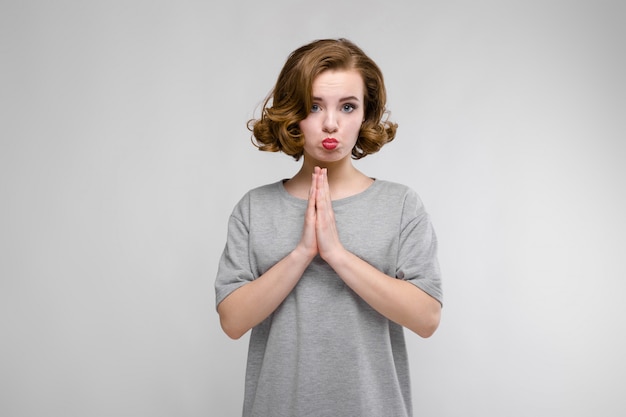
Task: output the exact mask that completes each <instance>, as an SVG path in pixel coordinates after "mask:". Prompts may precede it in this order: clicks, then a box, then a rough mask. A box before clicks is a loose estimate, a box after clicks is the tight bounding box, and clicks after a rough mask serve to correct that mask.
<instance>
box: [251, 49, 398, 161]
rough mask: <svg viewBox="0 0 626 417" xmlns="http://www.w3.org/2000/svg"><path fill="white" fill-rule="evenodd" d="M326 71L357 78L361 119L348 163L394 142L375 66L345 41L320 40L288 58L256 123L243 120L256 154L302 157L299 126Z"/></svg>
mask: <svg viewBox="0 0 626 417" xmlns="http://www.w3.org/2000/svg"><path fill="white" fill-rule="evenodd" d="M327 70H357V71H358V72H359V73H360V74H361V77H362V78H363V83H364V104H365V108H364V110H365V111H364V113H365V114H364V118H365V120H364V122H363V124H362V125H361V130H360V131H359V137H358V139H357V141H356V144H355V146H354V148H353V149H352V158H353V159H360V158H363V157H365V156H367V155H369V154H372V153H375V152H378V151H379V150H380V148H382V147H383V145H385V144H386V143H388V142H391V141H392V140H393V139H394V138H395V135H396V129H397V128H398V125H397V123H392V122H390V121H389V120H388V116H389V113H388V111H387V109H386V107H385V105H386V102H387V92H386V89H385V83H384V80H383V74H382V72H381V70H380V68H379V67H378V65H376V63H375V62H374V61H373V60H372V59H370V58H369V57H368V56H367V55H366V54H365V53H364V52H363V51H362V50H361V48H359V47H358V46H356V45H355V44H354V43H352V42H351V41H349V40H347V39H343V38H340V39H320V40H316V41H313V42H311V43H309V44H307V45H304V46H301V47H300V48H298V49H296V50H295V51H293V52H292V53H291V54H290V55H289V57H288V58H287V61H286V62H285V65H284V66H283V68H282V70H281V72H280V74H279V76H278V80H277V81H276V85H275V87H274V88H273V90H272V91H271V92H270V94H269V95H268V96H267V97H266V98H265V100H264V102H263V107H262V110H261V116H260V118H258V119H251V120H249V121H248V129H249V130H250V131H251V132H252V138H251V139H252V143H253V144H254V145H255V146H256V147H257V148H258V149H259V150H261V151H269V152H283V153H285V154H287V155H291V156H292V157H293V158H294V159H295V160H296V161H297V160H299V159H300V157H302V153H303V148H304V135H303V134H302V132H301V130H300V122H301V121H302V120H304V119H306V117H307V116H308V114H309V113H310V111H311V106H312V104H313V100H312V97H311V95H312V85H313V81H314V80H315V78H316V77H317V76H318V75H320V74H321V73H322V72H324V71H327Z"/></svg>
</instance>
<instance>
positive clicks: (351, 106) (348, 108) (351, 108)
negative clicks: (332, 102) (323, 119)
mask: <svg viewBox="0 0 626 417" xmlns="http://www.w3.org/2000/svg"><path fill="white" fill-rule="evenodd" d="M355 109H356V106H355V105H354V104H350V103H347V104H344V105H343V106H341V111H343V112H344V113H352V112H353V111H354V110H355Z"/></svg>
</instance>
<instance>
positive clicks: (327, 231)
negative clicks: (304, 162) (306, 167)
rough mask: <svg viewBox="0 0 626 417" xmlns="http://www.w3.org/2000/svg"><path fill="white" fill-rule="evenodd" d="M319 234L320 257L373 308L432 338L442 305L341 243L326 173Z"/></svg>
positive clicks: (321, 181)
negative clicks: (381, 269)
mask: <svg viewBox="0 0 626 417" xmlns="http://www.w3.org/2000/svg"><path fill="white" fill-rule="evenodd" d="M316 188H317V189H316V235H317V242H318V250H319V254H320V256H321V257H322V259H324V260H325V261H326V262H327V263H328V264H329V265H330V266H331V267H332V268H333V269H334V270H335V272H336V273H337V275H339V277H340V278H341V279H342V280H343V281H344V282H345V283H346V285H348V286H349V287H350V288H351V289H352V290H353V291H354V292H355V293H357V294H358V295H359V296H360V297H361V298H362V299H363V300H365V302H367V303H368V304H369V305H370V306H371V307H372V308H373V309H375V310H376V311H378V312H379V313H380V314H382V315H383V316H385V317H387V318H388V319H389V320H391V321H394V322H396V323H398V324H400V325H402V326H404V327H406V328H408V329H410V330H412V331H413V332H415V333H417V334H418V335H420V336H421V337H429V336H431V335H432V334H433V333H434V332H435V330H437V327H438V326H439V322H440V319H441V304H440V303H439V301H437V300H436V299H435V298H433V297H431V296H430V295H428V294H427V293H426V292H424V291H423V290H421V289H419V288H418V287H417V286H415V285H413V284H411V283H410V282H407V281H405V280H402V279H397V278H394V277H391V276H389V275H387V274H385V273H383V272H381V271H379V270H378V269H376V268H375V267H374V266H372V265H370V264H369V263H367V262H366V261H364V260H363V259H361V258H359V257H358V256H356V255H355V254H353V253H351V252H349V251H348V250H346V249H345V248H344V247H343V245H342V244H341V242H340V240H339V235H338V233H337V228H336V223H335V217H334V213H333V209H332V203H331V199H330V192H329V187H328V178H327V175H326V170H322V171H321V172H319V175H318V177H317V186H316Z"/></svg>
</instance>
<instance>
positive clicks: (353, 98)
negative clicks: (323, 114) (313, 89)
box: [311, 96, 360, 103]
mask: <svg viewBox="0 0 626 417" xmlns="http://www.w3.org/2000/svg"><path fill="white" fill-rule="evenodd" d="M311 98H312V99H313V100H315V101H324V99H323V98H321V97H317V96H313V97H311ZM345 101H359V102H360V100H359V99H358V98H357V97H355V96H348V97H343V98H340V99H339V102H340V103H343V102H345Z"/></svg>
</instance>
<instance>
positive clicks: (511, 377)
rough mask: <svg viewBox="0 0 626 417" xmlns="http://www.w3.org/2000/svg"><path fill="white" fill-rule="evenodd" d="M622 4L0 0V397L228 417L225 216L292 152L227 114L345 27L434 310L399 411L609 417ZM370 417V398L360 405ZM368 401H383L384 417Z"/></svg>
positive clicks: (68, 411) (234, 394)
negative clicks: (276, 149) (220, 274)
mask: <svg viewBox="0 0 626 417" xmlns="http://www.w3.org/2000/svg"><path fill="white" fill-rule="evenodd" d="M625 19H626V7H625V3H624V2H621V1H591V0H586V1H585V0H580V1H565V0H563V1H555V0H544V1H535V0H526V1H517V0H511V1H506V0H502V1H495V0H494V1H473V2H468V1H419V0H417V1H409V0H406V1H382V0H380V1H357V0H346V1H330V0H318V1H315V2H300V1H293V0H291V1H287V0H273V1H271V2H259V1H221V2H213V1H191V0H179V1H176V2H174V1H164V0H158V1H141V0H125V1H118V0H109V1H78V0H59V1H54V2H53V1H44V0H30V1H29V0H22V1H11V0H3V1H2V2H0V140H1V147H0V197H1V200H0V415H2V416H3V417H24V416H29V417H30V416H59V417H69V416H76V417H86V416H89V417H101V416H102V417H104V416H116V417H121V416H129V417H137V416H150V417H172V416H177V417H182V416H194V417H196V416H197V417H199V416H218V417H221V416H226V417H228V416H237V415H240V412H241V404H242V399H243V382H244V372H245V361H246V351H247V337H248V336H247V335H246V336H244V337H243V338H242V339H240V340H237V341H233V340H230V339H228V338H227V337H226V336H225V335H224V333H223V332H222V331H221V329H220V327H219V321H218V316H217V314H216V312H215V299H214V292H213V283H214V279H215V273H216V269H217V262H218V259H219V256H220V254H221V251H222V248H223V245H224V242H225V238H226V224H227V220H228V216H229V214H230V211H231V210H232V208H233V206H234V205H235V203H236V202H237V200H238V199H239V198H240V197H241V196H242V195H243V193H245V192H246V191H247V190H248V189H250V188H252V187H255V186H258V185H261V184H265V183H268V182H274V181H277V180H279V179H281V178H288V177H290V176H291V175H293V174H294V173H295V172H296V171H297V169H298V167H299V164H298V163H296V162H295V161H293V160H292V159H291V158H289V157H287V156H285V155H282V154H268V153H262V152H259V151H257V150H256V148H254V147H253V146H252V145H251V143H250V133H249V132H248V131H247V129H246V122H247V120H248V119H250V118H252V117H254V116H255V115H256V114H258V113H257V112H258V109H259V105H260V103H261V102H262V100H263V98H264V97H265V96H266V94H267V93H269V91H270V89H271V88H272V87H273V84H274V82H275V80H276V77H277V75H278V72H279V71H280V69H281V67H282V65H283V64H284V61H285V59H286V58H287V55H288V54H289V53H290V52H291V51H292V50H294V49H295V48H297V47H299V46H301V45H302V44H304V43H308V42H309V41H311V40H314V39H319V38H326V37H347V38H349V39H351V40H352V41H354V42H356V43H357V44H359V45H360V46H361V47H362V48H363V49H364V50H365V51H366V53H368V54H369V55H370V56H371V57H372V58H373V59H374V60H375V61H376V62H377V63H378V64H379V65H380V67H381V68H382V70H383V72H384V74H385V79H386V82H387V88H388V94H389V101H388V107H389V110H390V111H391V117H392V119H393V120H394V121H396V122H397V123H398V124H399V130H398V136H397V139H396V140H395V141H394V142H392V143H390V144H389V145H387V146H386V147H384V148H383V149H382V150H381V152H380V153H378V154H376V155H372V156H369V157H367V158H365V159H363V160H361V161H357V162H356V165H357V167H358V168H359V169H361V170H363V171H364V172H365V173H367V174H368V175H370V176H373V177H377V178H382V179H387V180H392V181H397V182H401V183H404V184H407V185H409V186H411V187H412V188H414V189H415V190H417V192H418V193H419V194H420V195H421V197H422V199H423V201H424V202H425V204H426V207H427V209H428V211H429V212H430V214H431V216H432V220H433V222H434V225H435V228H436V230H437V234H438V237H439V241H440V263H441V266H442V270H443V278H444V291H445V305H444V310H443V319H442V322H441V326H440V328H439V330H438V332H437V333H436V334H435V335H434V336H433V337H432V338H430V339H425V340H424V339H420V338H419V337H418V336H416V335H414V334H410V333H407V338H408V347H409V351H410V359H411V376H412V383H413V386H412V390H413V397H414V398H413V400H414V405H415V415H416V416H429V417H444V416H445V417H460V416H463V417H470V416H507V417H529V416H532V417H540V416H545V417H553V416H568V417H579V416H580V417H582V416H599V415H601V416H604V417H617V416H623V415H625V414H626V399H625V396H624V387H625V386H626V361H625V359H624V358H625V355H624V352H626V338H625V336H624V333H625V332H624V331H625V330H626V308H625V306H624V293H625V291H626V284H625V283H624V281H625V279H626V261H625V258H626V237H625V236H626V221H625V220H624V215H625V213H626V168H625V164H624V162H625V158H626V137H625V134H624V131H625V129H626V122H625V120H626V117H625V116H626V100H625V97H626V84H625V82H624V74H626V56H625V53H626V42H625V39H626V29H625V26H624V20H625ZM384 417H387V416H384ZM392 417H393V416H392Z"/></svg>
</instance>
